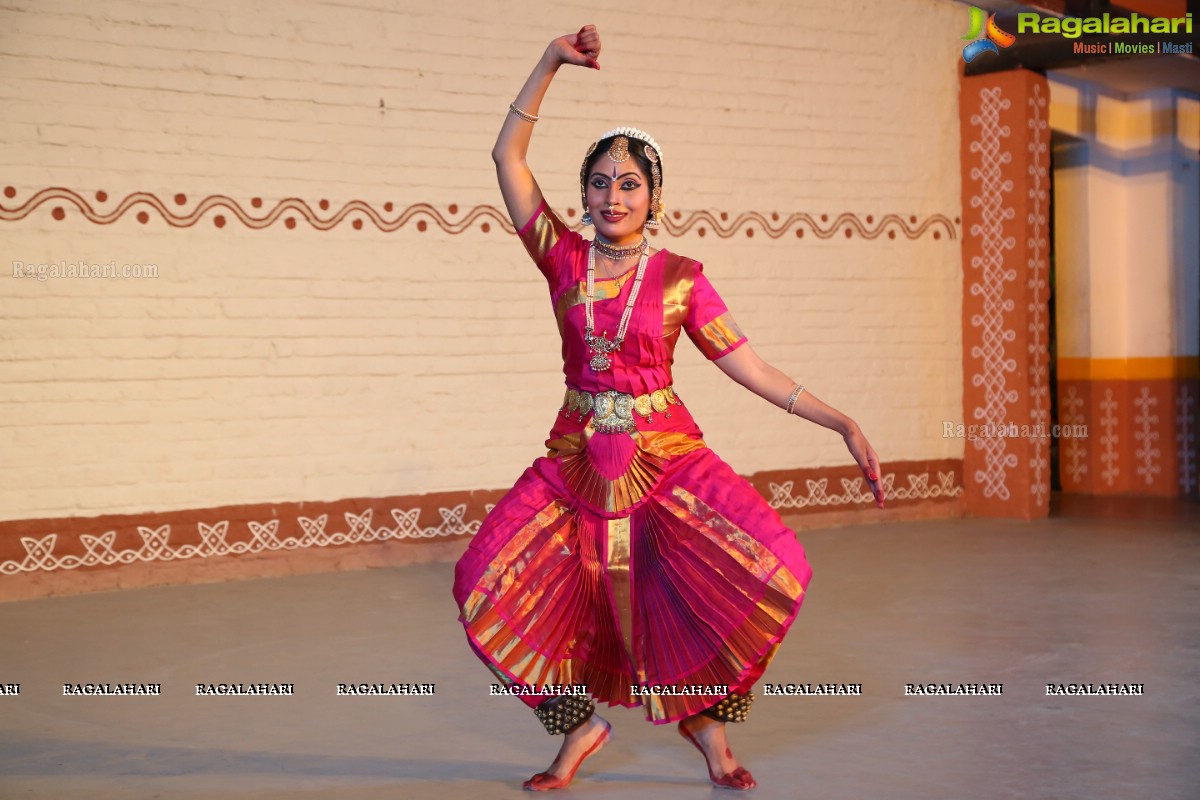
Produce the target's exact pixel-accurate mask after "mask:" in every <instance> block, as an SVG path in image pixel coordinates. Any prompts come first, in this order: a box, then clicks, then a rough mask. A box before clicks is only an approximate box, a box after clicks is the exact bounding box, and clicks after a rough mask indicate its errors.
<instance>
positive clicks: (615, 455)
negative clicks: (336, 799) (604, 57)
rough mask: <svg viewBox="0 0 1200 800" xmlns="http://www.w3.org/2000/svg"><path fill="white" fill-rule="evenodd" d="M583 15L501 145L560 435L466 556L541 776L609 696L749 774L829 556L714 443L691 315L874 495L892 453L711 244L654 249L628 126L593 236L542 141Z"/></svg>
mask: <svg viewBox="0 0 1200 800" xmlns="http://www.w3.org/2000/svg"><path fill="white" fill-rule="evenodd" d="M599 55H600V37H599V34H598V33H597V32H596V29H595V27H593V26H590V25H589V26H586V27H584V28H582V29H581V30H580V31H579V33H577V34H574V35H567V36H561V37H559V38H557V39H555V40H554V41H553V42H551V43H550V45H549V46H548V47H547V49H546V51H545V53H544V54H543V56H542V58H541V60H540V61H539V62H538V64H537V66H536V67H535V68H534V70H533V73H532V74H531V75H530V76H529V79H528V81H526V83H525V86H524V88H523V89H522V90H521V92H520V94H518V95H517V98H516V100H515V101H514V102H513V103H512V105H511V106H510V108H509V111H510V113H509V114H508V116H507V117H506V118H505V122H504V126H503V127H502V128H501V130H500V135H499V137H498V138H497V140H496V145H495V148H494V149H493V150H492V158H493V160H494V161H495V162H496V172H497V175H498V177H499V181H500V191H501V193H502V194H503V195H504V203H505V205H506V206H507V209H508V213H509V216H510V217H511V218H512V221H513V224H514V225H515V226H516V228H517V231H518V232H519V234H520V238H521V240H522V242H523V244H524V245H525V247H526V249H527V250H528V252H529V254H530V256H531V257H532V258H533V260H534V262H535V263H536V264H537V266H538V269H539V270H540V271H541V273H542V274H543V276H544V277H545V278H546V280H547V281H548V283H549V289H550V296H551V299H552V301H553V306H554V310H555V316H556V318H557V322H558V328H559V332H560V334H561V335H562V341H563V347H562V353H563V362H564V363H563V372H564V375H565V376H566V384H567V391H566V397H565V398H564V401H563V407H562V408H561V409H560V412H559V414H558V416H557V419H556V422H555V424H554V427H553V428H552V430H551V432H550V438H549V439H548V440H547V442H546V446H547V447H548V449H549V450H548V453H547V455H546V456H545V457H542V458H538V459H537V460H535V461H534V463H533V465H532V466H531V467H529V468H528V469H527V470H525V472H524V473H523V474H522V475H521V477H520V479H519V480H518V481H517V483H516V485H515V486H514V487H513V488H512V489H511V490H510V491H509V492H508V493H507V494H506V495H505V496H504V497H503V498H502V499H501V500H500V502H499V503H497V505H496V507H495V508H494V509H493V510H492V512H491V513H490V514H489V515H488V516H487V518H486V519H485V520H484V522H483V524H482V525H481V527H480V529H479V532H478V533H477V534H476V536H475V538H474V539H473V540H472V542H471V545H470V547H469V548H468V549H467V552H466V553H465V554H464V555H463V556H462V558H461V559H460V560H459V562H458V565H457V568H456V571H455V582H454V595H455V599H456V600H457V602H458V605H459V609H460V612H461V613H460V620H461V621H462V623H463V625H464V626H465V628H466V633H467V640H468V642H469V643H470V645H471V647H472V649H473V650H474V651H475V653H476V654H477V655H478V656H479V657H480V658H481V659H482V660H483V661H484V663H485V664H486V665H487V666H488V667H489V668H490V669H491V670H492V672H493V673H494V674H495V675H496V676H497V677H498V678H499V679H500V680H501V681H502V682H503V683H504V685H505V686H506V687H507V689H506V691H509V692H511V693H513V694H516V695H517V696H519V697H520V698H521V699H522V700H523V701H525V703H526V704H527V705H529V706H531V707H532V708H533V709H534V712H535V713H536V714H537V716H538V718H539V719H541V720H542V722H543V724H544V725H545V726H546V729H547V731H549V732H550V733H564V734H566V736H565V739H564V741H563V744H562V747H561V749H560V750H559V753H558V756H557V757H556V758H555V759H554V762H553V763H552V764H551V765H550V767H549V768H548V769H547V770H546V771H545V772H540V773H538V774H536V775H534V776H533V777H532V778H530V779H529V780H528V781H526V782H525V784H524V786H525V788H526V789H533V790H545V789H557V788H561V787H564V786H566V785H567V784H569V783H570V782H571V779H572V777H573V776H574V774H575V771H576V769H578V767H579V765H580V763H582V761H583V760H584V759H585V758H587V757H588V756H589V755H591V754H592V753H594V752H596V751H597V750H599V749H600V748H601V747H603V746H604V744H605V743H606V742H607V741H608V740H609V739H610V738H611V730H612V729H611V726H610V725H609V723H608V722H607V721H605V720H604V719H602V718H600V717H599V716H598V715H596V714H595V713H594V711H595V704H594V702H593V699H592V698H595V699H597V700H600V701H602V702H606V703H608V704H609V705H610V706H611V705H621V706H627V707H636V706H641V707H642V708H643V709H644V711H645V714H646V717H647V719H649V720H651V721H652V722H654V723H656V724H665V723H669V722H678V729H679V732H680V734H681V735H682V736H684V737H685V738H687V739H688V740H689V741H691V742H692V744H694V745H695V746H696V747H697V748H698V749H699V750H700V751H701V753H703V754H704V758H705V761H706V762H707V766H708V773H709V778H710V780H711V781H712V782H713V783H714V784H715V785H717V786H722V787H728V788H732V789H750V788H753V787H754V786H755V781H754V778H753V777H752V776H751V775H750V773H749V772H748V771H747V770H746V769H745V768H744V767H742V766H741V765H740V764H739V763H738V761H737V759H736V758H734V756H733V753H732V751H731V750H730V749H729V746H728V744H727V742H726V739H725V722H729V721H741V720H743V719H745V716H746V712H747V710H748V708H749V705H750V702H751V701H752V699H753V694H751V692H750V689H751V687H752V685H753V683H754V681H755V680H757V679H758V677H759V676H761V675H762V673H763V670H764V669H766V666H767V664H768V663H769V662H770V660H771V658H772V656H774V654H775V651H776V649H777V648H778V647H779V643H780V641H781V640H782V639H783V636H784V634H785V633H786V632H787V629H788V628H789V627H790V625H791V623H792V621H793V620H794V619H795V617H796V614H797V612H798V611H799V608H800V603H801V601H802V599H803V595H804V590H805V587H806V586H807V585H808V581H809V579H810V577H811V575H812V572H811V570H810V569H809V567H808V564H807V562H806V560H805V556H804V550H803V549H802V548H801V546H800V545H799V543H798V542H797V541H796V536H795V533H794V532H793V531H791V530H789V529H788V528H787V527H785V526H784V525H783V522H782V520H781V519H780V517H779V515H778V514H777V513H776V512H775V510H774V509H772V508H771V507H770V506H769V505H768V504H767V503H766V501H765V500H763V498H762V497H761V496H760V495H759V494H758V493H757V492H756V491H755V489H754V488H753V487H752V486H751V485H750V484H749V482H747V481H746V480H745V479H744V478H742V477H740V476H739V475H737V474H736V473H735V472H734V471H733V470H732V469H731V468H730V467H729V466H728V465H727V464H726V463H725V462H724V461H722V460H721V459H719V458H718V457H717V456H716V455H715V454H714V453H713V451H712V450H710V449H709V448H708V447H707V446H706V445H705V443H704V440H703V434H702V432H701V430H700V428H699V427H698V426H697V424H696V422H695V420H694V419H692V416H691V414H690V413H689V412H688V409H687V407H686V405H685V404H684V403H683V398H682V397H681V396H680V395H679V394H678V393H677V392H676V391H675V390H674V388H673V387H672V386H671V363H672V359H673V354H674V348H675V343H676V341H677V340H678V338H679V333H680V331H681V330H682V331H684V332H686V333H687V335H688V337H689V338H690V339H691V340H692V341H693V342H694V343H695V344H696V346H697V347H699V348H700V351H701V352H702V353H703V354H704V355H705V356H706V357H707V358H708V359H710V360H712V361H713V362H714V363H715V364H716V365H717V366H718V367H720V368H721V370H722V371H724V372H725V374H727V375H728V376H729V377H731V378H732V379H733V380H734V381H736V382H737V383H739V384H741V385H742V386H744V387H746V388H747V389H749V390H750V391H752V392H754V393H755V394H757V395H758V396H760V397H762V398H763V399H765V400H767V401H768V402H770V403H773V404H774V405H775V406H777V407H779V408H783V409H785V410H786V411H787V412H788V413H789V414H795V415H797V416H800V417H803V418H805V419H808V420H811V421H812V422H815V423H817V424H819V425H823V426H825V427H827V428H831V429H833V430H835V431H837V432H838V433H840V434H841V435H842V438H843V439H844V441H845V443H846V446H847V447H848V448H849V450H850V454H851V455H852V456H853V457H854V460H855V461H856V462H857V463H858V465H859V466H860V467H861V468H862V470H863V474H864V475H865V476H866V479H867V481H868V482H869V484H870V486H871V490H872V492H873V494H874V496H875V499H876V503H877V504H878V505H879V507H881V508H882V507H883V487H882V481H881V477H880V469H879V461H878V458H877V457H876V455H875V451H874V450H873V449H872V448H871V445H870V444H869V443H868V442H867V440H866V438H865V437H864V436H863V433H862V431H861V430H859V427H858V425H857V424H856V423H855V422H854V421H853V420H852V419H850V418H849V417H847V416H846V415H845V414H842V413H841V412H839V411H837V410H836V409H833V408H831V407H829V406H827V405H825V404H824V403H822V402H821V401H820V400H818V399H817V398H815V397H813V396H812V393H811V392H805V391H804V390H803V387H801V386H800V385H799V384H798V383H796V382H794V381H792V380H791V379H790V378H788V377H787V376H786V375H784V374H783V373H782V372H780V371H779V370H778V369H776V368H774V367H772V366H771V365H769V364H767V363H766V362H764V361H763V360H762V359H761V358H760V357H759V356H758V355H756V354H755V352H754V350H753V349H752V348H751V347H750V345H749V343H748V342H747V340H746V337H745V336H744V335H743V334H742V332H741V330H740V329H739V328H738V326H737V323H736V322H734V320H733V317H732V315H731V314H730V313H729V311H728V309H727V308H726V306H725V304H724V303H723V302H722V301H721V298H720V296H719V295H718V294H717V292H716V291H715V290H714V289H713V287H712V285H711V284H710V283H709V281H708V279H707V278H706V277H705V276H704V274H703V271H702V267H701V265H700V264H698V263H697V262H695V261H693V260H691V259H688V258H684V257H682V256H679V255H676V254H674V253H671V252H669V251H667V250H656V249H655V248H652V247H650V246H649V243H648V241H647V239H646V237H645V235H644V233H643V228H645V227H653V226H655V225H657V224H658V221H659V219H660V218H661V216H662V213H663V195H662V184H663V168H664V164H663V151H662V148H661V147H660V146H659V145H658V143H657V142H656V141H654V139H653V138H652V137H650V136H649V135H648V134H646V133H644V132H642V131H640V130H637V129H634V128H618V129H617V130H615V131H610V132H609V133H608V134H605V135H604V136H602V137H601V138H600V139H599V140H598V141H597V142H596V143H594V144H593V145H592V146H591V147H590V148H589V149H588V151H587V153H586V155H585V157H584V163H583V168H582V170H581V171H580V183H581V194H582V200H583V207H584V212H585V214H584V218H583V221H584V222H585V223H590V224H592V225H594V226H595V230H596V233H595V238H594V240H593V241H590V242H589V241H586V240H585V239H584V238H583V237H582V236H580V235H579V234H578V233H576V232H574V231H573V230H571V229H569V228H567V227H566V226H565V225H564V224H563V222H562V221H561V219H560V218H559V217H558V216H557V215H556V214H555V213H554V212H553V211H552V210H551V209H550V208H549V206H548V205H547V204H546V202H545V200H544V199H543V197H542V192H541V189H540V188H539V187H538V184H537V182H536V181H535V180H534V178H533V174H532V173H531V172H530V170H529V166H528V164H527V163H526V160H525V156H526V152H527V150H528V147H529V140H530V136H531V134H532V132H533V125H534V123H535V122H537V112H538V108H539V106H540V104H541V100H542V97H543V96H544V95H545V93H546V89H547V88H548V87H549V85H550V81H551V79H552V78H553V77H554V75H555V73H556V72H557V70H558V68H559V67H560V66H562V65H564V64H573V65H578V66H589V67H592V68H594V69H599V68H600V65H599V63H598V61H597V59H598V57H599Z"/></svg>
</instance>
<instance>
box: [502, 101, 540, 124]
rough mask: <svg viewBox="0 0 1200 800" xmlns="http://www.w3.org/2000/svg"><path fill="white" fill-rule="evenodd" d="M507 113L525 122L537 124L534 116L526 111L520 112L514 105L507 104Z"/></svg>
mask: <svg viewBox="0 0 1200 800" xmlns="http://www.w3.org/2000/svg"><path fill="white" fill-rule="evenodd" d="M508 112H509V113H510V114H516V115H517V116H518V117H520V118H521V119H523V120H525V121H526V122H537V121H538V118H537V116H536V115H534V114H530V113H529V112H528V111H522V110H521V109H519V108H517V104H516V103H509V104H508Z"/></svg>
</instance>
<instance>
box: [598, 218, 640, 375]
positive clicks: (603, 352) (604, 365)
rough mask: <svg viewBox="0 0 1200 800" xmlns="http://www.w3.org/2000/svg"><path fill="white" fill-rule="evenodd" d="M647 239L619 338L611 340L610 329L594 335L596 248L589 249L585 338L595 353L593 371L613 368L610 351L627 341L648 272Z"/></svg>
mask: <svg viewBox="0 0 1200 800" xmlns="http://www.w3.org/2000/svg"><path fill="white" fill-rule="evenodd" d="M645 244H646V240H645V239H643V240H642V260H641V261H639V262H638V268H637V275H636V276H635V277H634V279H633V289H632V290H630V292H629V300H627V301H626V302H625V313H623V314H622V315H621V324H620V326H619V327H618V328H617V338H615V339H613V340H612V341H611V342H610V341H609V340H608V331H605V332H604V334H603V335H601V336H594V335H593V334H594V333H595V331H596V319H595V316H594V315H593V313H592V303H593V302H594V301H595V299H596V249H595V248H590V249H589V250H588V267H587V295H586V297H585V298H584V307H585V309H586V311H587V327H586V328H585V329H584V331H583V339H584V341H585V342H587V345H588V347H589V348H591V350H592V352H593V353H594V355H593V356H592V359H591V361H589V362H588V366H590V367H591V368H592V371H593V372H603V371H604V370H607V369H611V368H612V359H611V358H609V353H612V352H614V351H616V350H620V349H621V345H622V344H624V343H625V331H626V330H628V329H629V317H630V316H631V315H632V314H633V304H634V303H635V302H637V296H638V289H640V288H641V287H642V276H643V275H645V274H646V262H648V261H649V260H650V257H649V256H647V255H646V248H645Z"/></svg>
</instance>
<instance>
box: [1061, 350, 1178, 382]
mask: <svg viewBox="0 0 1200 800" xmlns="http://www.w3.org/2000/svg"><path fill="white" fill-rule="evenodd" d="M1058 377H1059V379H1060V380H1077V381H1078V380H1110V381H1111V380H1158V379H1171V378H1197V377H1200V356H1157V357H1151V358H1060V359H1058Z"/></svg>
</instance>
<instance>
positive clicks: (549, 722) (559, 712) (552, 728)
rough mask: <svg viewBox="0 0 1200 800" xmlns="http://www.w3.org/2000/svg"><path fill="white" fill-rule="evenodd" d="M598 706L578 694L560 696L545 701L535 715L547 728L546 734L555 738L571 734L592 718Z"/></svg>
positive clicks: (536, 709) (588, 698)
mask: <svg viewBox="0 0 1200 800" xmlns="http://www.w3.org/2000/svg"><path fill="white" fill-rule="evenodd" d="M595 711H596V704H595V703H594V702H592V698H590V697H583V696H580V695H576V694H560V695H558V696H556V697H551V698H550V699H549V700H545V701H543V702H542V703H541V704H540V705H538V707H537V708H535V709H534V710H533V713H534V714H536V715H537V718H538V719H540V720H541V721H542V724H543V725H545V726H546V733H548V734H550V735H551V736H555V735H557V734H560V733H570V732H571V731H573V730H575V729H576V728H578V727H579V726H580V725H582V724H583V723H585V722H587V721H588V720H589V719H591V718H592V714H593V713H595Z"/></svg>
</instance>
